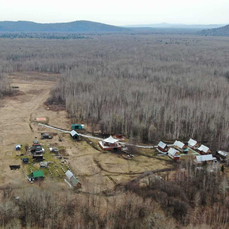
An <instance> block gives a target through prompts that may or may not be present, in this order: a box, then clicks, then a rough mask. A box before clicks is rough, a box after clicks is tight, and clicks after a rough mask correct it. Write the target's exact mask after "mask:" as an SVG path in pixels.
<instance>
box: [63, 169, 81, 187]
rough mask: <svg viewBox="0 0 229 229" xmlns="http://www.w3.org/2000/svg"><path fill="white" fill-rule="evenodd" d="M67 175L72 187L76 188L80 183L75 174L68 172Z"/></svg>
mask: <svg viewBox="0 0 229 229" xmlns="http://www.w3.org/2000/svg"><path fill="white" fill-rule="evenodd" d="M65 175H66V176H67V178H68V180H69V181H70V182H71V184H72V186H74V187H75V186H76V185H77V184H78V183H80V182H79V180H78V179H77V178H76V177H75V176H74V175H73V173H72V172H71V171H70V170H68V171H67V172H66V173H65Z"/></svg>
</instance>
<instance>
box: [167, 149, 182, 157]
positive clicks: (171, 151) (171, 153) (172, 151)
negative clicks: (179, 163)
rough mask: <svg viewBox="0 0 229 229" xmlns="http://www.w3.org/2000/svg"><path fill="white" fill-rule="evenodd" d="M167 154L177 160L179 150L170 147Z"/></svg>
mask: <svg viewBox="0 0 229 229" xmlns="http://www.w3.org/2000/svg"><path fill="white" fill-rule="evenodd" d="M168 156H169V157H171V158H172V159H174V160H179V159H180V152H179V151H178V150H176V149H174V148H170V149H169V151H168Z"/></svg>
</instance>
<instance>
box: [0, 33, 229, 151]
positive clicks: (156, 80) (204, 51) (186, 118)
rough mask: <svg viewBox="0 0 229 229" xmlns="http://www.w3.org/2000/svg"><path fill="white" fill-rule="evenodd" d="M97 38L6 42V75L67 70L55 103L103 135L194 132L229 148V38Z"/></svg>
mask: <svg viewBox="0 0 229 229" xmlns="http://www.w3.org/2000/svg"><path fill="white" fill-rule="evenodd" d="M92 37H93V39H78V40H71V39H69V40H46V39H14V40H10V39H1V40H0V72H2V73H10V72H14V71H40V72H53V73H61V78H60V81H59V82H58V85H57V87H56V89H55V90H54V91H53V92H52V95H51V98H50V100H49V102H51V103H62V104H64V105H65V106H66V109H67V111H68V112H69V115H70V117H74V118H75V119H76V120H78V121H82V122H83V121H84V122H85V121H86V122H88V123H90V124H91V125H92V126H99V129H101V130H102V131H103V132H109V133H122V134H125V135H126V136H127V137H130V138H132V139H133V140H135V141H143V142H153V141H154V140H156V141H158V140H161V139H164V140H174V139H178V138H179V139H184V140H188V138H189V137H193V138H195V139H197V140H199V141H207V142H208V143H209V144H210V146H211V147H213V148H215V149H216V148H222V149H228V147H229V143H228V138H229V133H228V129H229V128H228V127H229V97H228V96H229V90H228V89H229V68H228V61H229V60H228V58H229V55H228V38H210V37H207V38H203V37H198V36H191V35H180V36H179V35H150V34H145V35H140V34H138V35H136V34H129V35H125V34H122V35H120V34H116V35H115V34H107V35H93V36H92ZM0 80H1V84H0V85H1V91H5V89H7V87H8V86H7V87H6V86H3V85H9V84H5V83H3V82H5V77H4V80H3V78H1V79H0ZM3 88H4V89H3ZM1 93H2V92H1ZM3 93H4V92H3Z"/></svg>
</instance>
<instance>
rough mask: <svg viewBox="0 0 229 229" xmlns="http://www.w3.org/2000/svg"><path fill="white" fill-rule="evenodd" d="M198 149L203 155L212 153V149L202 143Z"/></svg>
mask: <svg viewBox="0 0 229 229" xmlns="http://www.w3.org/2000/svg"><path fill="white" fill-rule="evenodd" d="M197 150H198V152H199V154H202V155H206V154H210V153H211V150H210V149H209V148H208V147H207V146H205V145H201V146H200V147H199V148H198V149H197Z"/></svg>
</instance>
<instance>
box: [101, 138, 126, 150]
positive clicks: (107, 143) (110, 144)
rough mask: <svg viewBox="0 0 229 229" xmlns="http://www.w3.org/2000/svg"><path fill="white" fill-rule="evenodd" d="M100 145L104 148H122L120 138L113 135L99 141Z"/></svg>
mask: <svg viewBox="0 0 229 229" xmlns="http://www.w3.org/2000/svg"><path fill="white" fill-rule="evenodd" d="M99 146H100V148H101V149H103V150H117V149H121V148H122V146H121V144H119V140H118V139H115V138H113V137H112V136H110V137H109V138H106V139H104V140H102V141H99Z"/></svg>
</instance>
